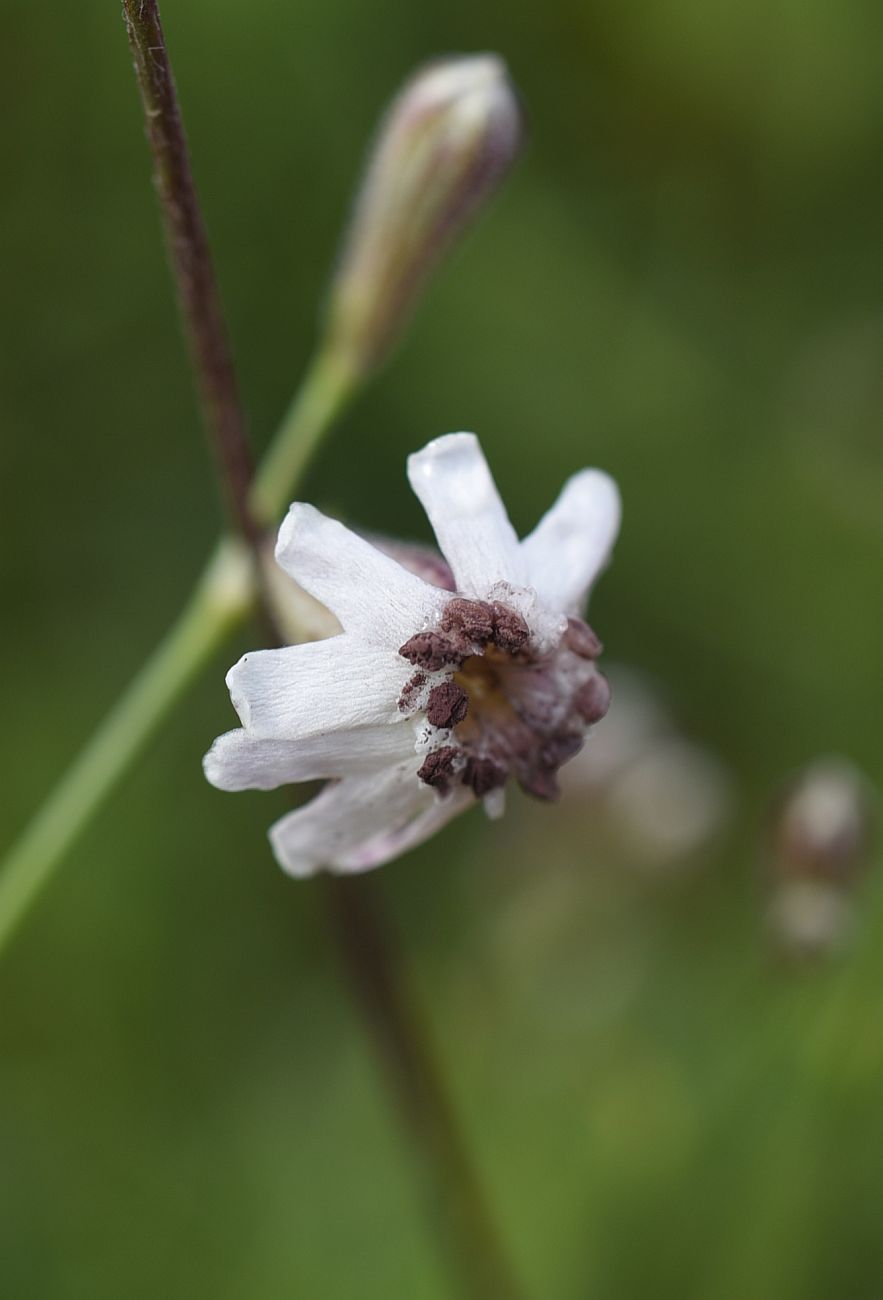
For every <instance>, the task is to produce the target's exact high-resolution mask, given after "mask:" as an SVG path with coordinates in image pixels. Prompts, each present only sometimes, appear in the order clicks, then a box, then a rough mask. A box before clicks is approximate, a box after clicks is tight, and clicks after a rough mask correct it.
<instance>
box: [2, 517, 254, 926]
mask: <svg viewBox="0 0 883 1300" xmlns="http://www.w3.org/2000/svg"><path fill="white" fill-rule="evenodd" d="M253 599H254V582H253V578H252V566H251V557H250V555H249V553H248V551H247V550H245V548H244V547H243V546H242V545H241V544H240V543H238V542H234V541H231V540H228V541H225V542H222V543H221V544H220V545H219V546H218V547H217V549H216V551H215V553H214V555H213V556H212V558H211V560H210V561H209V564H208V566H207V568H206V571H205V573H204V575H203V578H202V580H201V581H200V583H199V585H198V586H197V588H196V590H195V592H194V594H193V596H192V598H191V600H190V602H189V603H188V605H187V606H186V608H185V609H184V611H183V613H182V614H181V615H180V617H179V618H178V620H177V622H176V623H175V624H174V626H173V627H172V628H171V629H170V631H169V632H168V634H167V635H166V636H165V638H164V639H163V640H162V641H161V642H160V643H159V645H158V646H157V648H156V649H155V650H154V652H153V654H152V655H151V656H150V658H149V659H148V660H147V662H146V663H145V664H144V666H143V667H142V668H141V670H140V671H139V672H138V673H137V675H136V676H135V677H134V678H133V680H132V682H131V683H130V685H129V687H128V689H127V690H126V691H125V693H124V694H123V696H122V697H121V698H120V699H119V701H118V702H117V704H116V705H115V707H114V708H113V709H111V711H110V713H109V714H108V715H107V717H106V718H105V719H104V721H103V723H102V724H101V726H100V727H99V728H98V730H97V731H96V732H95V734H94V735H93V737H92V739H91V740H90V741H89V742H88V744H87V745H86V746H85V748H84V749H82V750H81V751H80V753H79V755H78V756H77V758H76V759H74V762H73V764H72V765H71V766H70V767H69V768H68V770H67V772H66V773H65V775H64V776H63V777H62V779H61V781H60V782H59V783H58V785H57V786H56V787H55V789H54V791H53V792H52V794H51V795H50V796H49V798H48V799H47V800H46V802H45V803H44V804H43V806H42V807H41V808H40V810H39V811H38V813H37V814H36V816H35V817H34V819H33V820H32V822H31V823H30V825H29V826H28V827H27V828H26V830H25V831H24V833H23V834H22V836H21V838H20V839H19V841H18V843H17V844H16V845H15V846H14V847H13V849H12V851H11V852H10V854H9V856H8V857H7V858H6V861H5V862H4V864H3V868H2V872H0V949H2V948H3V947H4V946H5V944H6V943H7V942H8V941H9V939H10V938H11V937H12V935H13V933H14V932H15V930H16V928H17V927H18V925H19V924H20V923H21V921H22V919H23V917H24V916H25V914H26V913H27V911H28V908H29V907H30V906H31V905H32V904H33V903H34V902H35V901H36V899H37V897H38V896H39V894H40V891H41V890H42V889H44V888H45V886H46V884H47V882H48V881H49V879H50V877H51V876H52V873H53V871H54V870H55V868H56V867H57V866H58V865H59V863H60V862H61V860H62V859H63V857H64V855H65V854H66V853H67V851H68V850H69V849H70V847H71V845H72V844H73V843H74V841H75V840H76V839H77V838H78V836H79V835H80V834H81V833H82V832H83V830H84V829H85V828H86V826H87V825H88V824H89V822H90V821H91V819H92V817H93V816H94V815H95V813H96V812H97V811H98V809H99V808H100V807H101V805H102V804H103V803H104V801H105V800H106V799H107V797H108V795H109V794H110V793H111V792H112V791H113V789H114V788H115V787H116V785H117V784H118V783H119V781H120V779H121V778H122V776H123V774H124V773H125V772H126V770H127V769H128V768H129V767H130V766H131V764H132V762H133V761H134V760H135V758H136V757H137V756H138V754H139V753H140V752H141V750H142V749H143V747H144V745H145V744H146V742H147V740H148V739H149V738H150V736H151V735H152V734H153V732H154V731H155V730H156V728H157V727H158V726H159V724H160V722H161V721H162V720H163V719H164V718H165V717H166V716H167V715H168V713H169V711H170V710H171V708H172V706H173V704H174V703H175V701H176V700H177V699H179V697H180V696H181V695H182V693H183V692H184V690H185V689H186V688H187V686H189V684H190V683H191V681H193V679H194V677H195V676H196V675H197V673H198V672H199V670H200V668H202V667H203V666H204V665H205V663H206V662H207V661H208V659H209V658H210V657H211V655H212V654H213V653H214V652H215V651H216V650H217V649H218V648H219V646H220V645H221V643H222V642H223V641H224V639H225V638H226V636H227V634H228V633H229V631H230V629H231V628H232V627H233V626H234V625H235V624H236V623H237V622H238V621H239V620H240V619H241V618H243V617H244V616H245V614H246V612H247V611H248V610H249V609H250V608H251V606H252V603H253Z"/></svg>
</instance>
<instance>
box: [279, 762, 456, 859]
mask: <svg viewBox="0 0 883 1300" xmlns="http://www.w3.org/2000/svg"><path fill="white" fill-rule="evenodd" d="M435 798H436V796H435V794H434V793H433V791H432V790H430V788H429V787H428V786H426V785H423V784H422V783H421V782H420V781H419V780H418V777H417V766H416V764H415V763H414V762H413V761H411V762H408V763H398V764H396V765H395V766H393V767H387V768H384V769H382V770H381V771H380V772H375V773H373V774H371V775H370V776H353V777H347V779H346V780H344V781H336V782H334V783H333V784H331V785H327V786H326V787H325V789H324V790H322V791H321V793H320V794H318V795H317V796H316V798H315V799H312V800H310V802H309V803H308V804H305V805H304V807H303V808H298V809H296V810H295V812H291V813H288V814H287V816H285V817H282V818H281V819H280V820H279V821H278V822H276V823H275V824H274V825H273V826H271V827H270V843H271V844H272V846H273V852H274V853H275V855H276V859H277V861H278V862H279V865H280V866H281V867H282V868H283V869H284V870H285V871H287V872H288V873H289V874H290V875H292V876H311V875H313V874H314V872H316V871H318V870H320V869H321V868H322V867H328V868H329V869H331V870H334V869H337V870H340V869H341V867H342V865H343V864H344V863H346V862H347V861H348V860H349V859H350V858H351V856H352V855H353V854H357V853H358V852H359V850H360V849H362V848H363V846H365V845H368V844H370V843H371V842H372V841H374V840H376V839H377V837H379V836H382V835H389V834H395V833H396V832H398V831H400V830H402V829H404V827H406V826H407V825H408V824H409V823H411V822H412V821H413V820H414V818H416V817H418V816H419V815H420V814H421V813H424V812H426V811H427V810H428V809H430V808H431V807H432V805H433V802H434V800H435ZM343 869H344V870H345V869H346V867H345V866H344V867H343ZM350 869H352V868H350Z"/></svg>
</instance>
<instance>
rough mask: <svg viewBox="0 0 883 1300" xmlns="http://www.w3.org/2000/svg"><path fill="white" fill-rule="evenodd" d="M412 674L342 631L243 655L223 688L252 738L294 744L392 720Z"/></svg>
mask: <svg viewBox="0 0 883 1300" xmlns="http://www.w3.org/2000/svg"><path fill="white" fill-rule="evenodd" d="M412 672H413V669H412V667H411V665H410V664H409V663H407V662H406V661H405V660H404V659H402V658H401V657H400V656H399V655H398V654H397V653H396V651H395V650H382V649H379V648H378V647H376V646H370V645H365V644H363V643H362V642H361V641H359V640H357V639H356V638H355V637H351V636H347V635H346V634H345V633H344V634H343V635H341V636H334V637H329V638H328V639H327V640H325V641H310V642H307V643H306V644H305V645H294V646H286V647H285V648H284V649H282V650H257V651H255V652H253V653H252V654H247V655H243V656H242V658H241V659H240V660H239V663H238V664H234V666H233V667H232V668H231V669H230V671H229V673H228V674H227V686H228V689H229V691H230V698H231V700H232V701H233V707H234V708H235V709H236V712H237V713H238V714H239V718H240V721H241V722H242V725H243V726H244V727H245V729H246V730H247V731H249V732H251V734H252V735H253V736H258V737H264V738H267V739H274V738H275V739H291V740H298V739H302V738H304V737H306V736H316V735H319V734H320V733H321V732H325V731H339V730H341V729H350V728H354V727H368V726H377V725H380V724H382V723H393V722H398V721H400V718H401V715H400V713H399V707H398V701H399V697H400V695H401V692H402V689H403V687H404V685H405V682H406V681H407V680H408V678H409V676H410V675H411V673H412Z"/></svg>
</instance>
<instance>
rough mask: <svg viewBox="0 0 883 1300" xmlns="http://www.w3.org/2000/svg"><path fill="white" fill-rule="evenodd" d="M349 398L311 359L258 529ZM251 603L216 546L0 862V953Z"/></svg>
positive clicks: (265, 477)
mask: <svg viewBox="0 0 883 1300" xmlns="http://www.w3.org/2000/svg"><path fill="white" fill-rule="evenodd" d="M349 391H350V388H349V384H348V382H347V379H346V372H345V371H344V370H343V369H342V368H341V367H339V366H336V365H333V364H331V363H329V362H328V361H327V360H326V359H325V358H324V357H323V356H322V354H321V353H320V354H319V356H318V357H317V359H316V361H315V362H314V364H313V365H312V366H311V368H310V370H309V371H308V373H307V375H306V376H305V378H304V384H303V388H302V390H301V395H300V396H299V397H298V398H296V399H295V401H294V402H293V403H292V405H291V408H290V409H289V411H288V413H287V415H286V416H285V418H284V419H283V421H282V424H281V425H280V427H279V432H278V433H277V434H276V436H275V437H274V439H273V441H272V443H271V444H270V447H269V449H268V451H267V454H266V457H265V459H264V462H263V464H262V466H261V468H260V470H259V472H258V476H257V478H256V479H255V484H254V490H253V505H252V508H253V510H254V513H255V515H256V516H257V517H258V518H260V519H261V520H262V521H263V522H266V523H267V524H269V523H271V522H275V520H276V519H277V518H278V516H279V514H280V513H281V511H282V509H283V508H284V506H285V505H286V504H287V502H288V501H289V499H290V497H291V494H292V493H293V492H294V491H295V489H296V488H297V485H298V482H299V480H300V476H301V474H302V473H303V471H304V469H305V467H306V465H307V463H308V461H309V459H310V457H311V456H312V455H313V453H314V452H315V450H316V448H317V447H318V445H319V443H320V442H321V439H322V437H323V436H324V435H325V434H326V433H327V432H328V430H329V429H330V428H331V425H332V424H333V422H334V419H335V417H336V416H337V415H338V413H339V412H340V410H341V409H342V407H343V405H344V404H345V401H346V398H347V396H348V395H349ZM234 560H235V564H234ZM234 570H235V573H234ZM237 584H238V585H237ZM233 588H236V589H235V590H234V589H233ZM255 601H256V592H255V576H254V570H253V566H252V564H251V561H250V556H249V554H248V551H247V550H246V549H245V547H244V546H242V545H240V544H238V543H235V542H233V541H230V540H227V541H223V542H221V543H219V545H218V549H217V550H216V552H215V554H214V555H213V556H212V558H211V560H210V561H209V564H208V566H207V568H206V570H205V572H204V573H203V575H202V577H201V578H200V580H199V582H198V584H197V586H196V588H195V589H194V592H193V595H192V596H191V598H190V600H189V602H188V603H187V605H186V606H185V608H184V610H183V611H182V613H181V614H180V615H179V617H178V620H177V622H176V623H175V624H174V626H173V627H172V628H171V630H170V631H169V632H168V633H167V635H166V637H165V639H164V640H163V641H161V642H160V644H159V646H158V647H157V648H156V650H155V651H154V653H153V654H152V655H151V657H150V659H148V661H147V663H146V664H145V665H144V667H143V668H142V669H141V671H140V672H139V673H138V674H137V676H136V677H135V678H134V679H133V681H132V682H131V683H130V685H129V686H128V688H127V689H126V691H125V692H124V694H123V695H122V696H121V697H120V699H119V700H118V701H117V703H116V704H115V705H114V707H113V709H112V710H111V712H110V713H109V714H108V716H107V717H106V718H105V720H104V722H103V723H102V724H101V726H100V727H99V729H98V731H96V732H95V734H94V735H93V737H92V739H91V740H90V741H89V742H88V743H87V745H86V747H85V749H83V750H82V751H81V753H80V754H79V756H78V757H77V758H76V759H74V762H73V765H72V766H71V767H70V768H69V769H68V771H67V772H66V773H65V775H64V776H63V777H62V778H61V781H60V782H59V784H58V785H57V786H56V787H55V789H54V790H53V792H52V793H51V794H50V795H49V797H48V798H47V800H46V801H45V803H44V804H43V805H42V807H41V808H40V809H39V811H38V812H37V813H36V814H35V816H34V818H33V819H32V821H31V823H30V824H29V825H28V826H27V827H26V828H25V830H24V831H23V832H22V834H21V836H20V838H19V839H18V841H17V842H16V843H15V844H14V845H13V846H12V848H11V849H10V851H9V853H8V854H7V856H6V858H5V859H4V861H3V862H2V863H0V952H2V950H3V948H4V947H5V945H6V943H7V941H8V940H9V939H10V938H11V937H12V935H13V933H14V931H15V930H16V929H17V927H18V925H19V924H20V923H21V921H22V919H23V918H24V916H25V914H26V913H27V911H28V909H29V908H30V906H31V905H32V904H33V903H35V902H36V900H37V898H38V896H39V894H40V892H41V890H42V889H43V888H44V886H45V885H46V883H47V882H48V881H49V879H50V878H51V877H52V874H53V872H54V871H55V870H56V869H57V868H58V867H59V866H60V865H61V863H62V861H63V860H64V857H65V854H66V853H67V852H68V851H69V850H70V848H71V847H72V845H73V844H74V842H75V841H76V839H77V838H78V837H79V836H80V835H81V834H82V832H83V831H84V830H85V828H86V827H87V826H88V824H89V822H90V821H91V820H92V818H93V817H94V816H95V814H96V813H97V812H98V811H99V810H100V808H101V807H102V805H103V804H104V802H105V800H106V799H107V798H108V796H109V795H110V794H111V793H112V792H113V790H114V788H115V786H116V785H117V783H118V782H119V780H120V779H121V778H122V776H123V775H124V773H125V772H126V770H127V768H128V767H129V766H131V764H132V762H133V761H134V759H135V758H136V757H137V756H138V754H139V753H140V752H141V750H142V749H143V748H144V745H145V744H146V743H147V741H148V740H149V739H150V736H151V735H152V733H153V732H154V731H155V729H156V727H157V726H158V725H159V723H160V722H161V721H162V719H163V718H164V717H165V716H166V715H167V714H168V712H169V710H170V709H171V707H172V705H173V704H174V703H175V701H176V700H177V699H178V698H179V696H180V695H181V693H182V692H183V691H184V689H185V688H186V687H187V686H188V685H189V683H190V682H191V681H192V680H193V679H194V677H195V676H196V674H197V673H198V671H199V669H200V668H201V667H202V666H203V665H204V664H205V663H206V661H207V660H208V659H209V657H210V656H211V655H212V653H213V652H214V651H215V650H216V649H217V648H218V647H220V645H221V644H222V643H223V641H224V640H225V638H226V637H227V636H228V635H229V633H230V632H232V631H233V629H234V628H235V627H236V626H237V625H238V624H240V623H241V622H242V621H243V620H244V619H245V617H246V615H247V614H248V613H249V611H250V610H251V609H252V608H253V607H254V605H255Z"/></svg>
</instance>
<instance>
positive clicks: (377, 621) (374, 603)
mask: <svg viewBox="0 0 883 1300" xmlns="http://www.w3.org/2000/svg"><path fill="white" fill-rule="evenodd" d="M276 559H277V561H278V563H279V564H280V565H281V567H282V568H283V569H284V570H285V572H286V573H287V574H288V575H289V576H290V577H292V578H294V580H295V582H298V583H300V585H301V586H302V587H303V588H304V589H305V590H306V591H308V592H309V593H310V595H311V596H315V598H316V599H317V600H320V601H321V602H322V604H323V605H325V606H326V607H327V608H328V609H330V610H331V612H332V614H334V615H335V616H336V617H337V619H338V620H339V622H340V624H341V626H342V627H343V629H344V631H347V632H358V633H359V635H360V636H361V637H363V638H365V639H367V640H369V641H371V642H373V643H374V644H375V645H387V646H390V645H391V646H393V647H394V648H398V647H399V646H400V645H401V644H402V642H404V641H407V639H408V637H410V636H413V635H414V633H415V632H419V631H420V630H421V629H422V628H423V627H424V626H425V625H426V624H427V623H428V622H429V620H430V618H431V617H432V615H433V614H434V612H435V611H436V610H437V608H438V601H439V592H438V591H437V590H436V589H435V588H434V587H432V586H430V585H429V583H427V582H424V581H423V580H422V578H418V577H417V576H416V575H415V574H413V573H409V572H408V571H407V570H406V569H404V568H402V566H401V565H400V564H398V563H396V561H395V560H393V559H391V558H390V556H388V555H384V554H383V553H382V551H379V550H378V549H377V547H376V546H372V545H371V543H370V542H367V541H365V539H364V538H362V537H359V536H357V535H356V533H354V532H352V531H351V530H350V529H349V528H346V527H344V525H343V524H341V523H338V521H337V520H336V519H329V518H328V517H327V516H326V515H323V514H322V513H321V511H319V510H316V509H315V508H314V507H313V506H310V505H306V504H304V503H303V502H300V501H298V502H296V503H295V504H294V505H293V506H292V507H291V509H290V510H289V512H288V514H287V516H286V518H285V520H284V522H283V524H282V527H281V528H280V530H279V540H278V542H277V544H276Z"/></svg>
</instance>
